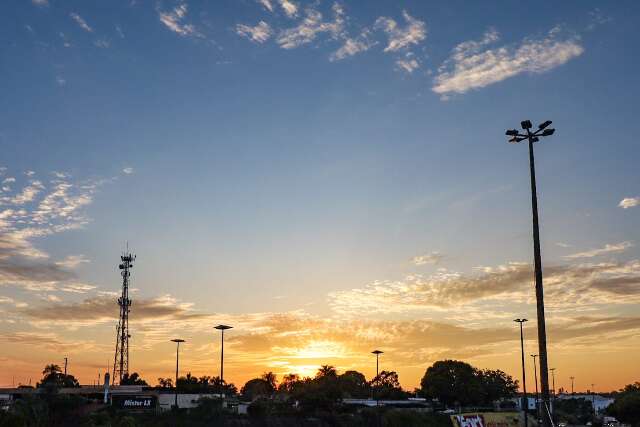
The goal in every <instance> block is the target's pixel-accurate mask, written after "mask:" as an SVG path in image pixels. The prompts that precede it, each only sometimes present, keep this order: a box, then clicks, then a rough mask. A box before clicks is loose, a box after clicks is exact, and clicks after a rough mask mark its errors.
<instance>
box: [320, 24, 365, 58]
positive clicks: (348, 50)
mask: <svg viewBox="0 0 640 427" xmlns="http://www.w3.org/2000/svg"><path fill="white" fill-rule="evenodd" d="M376 44H377V43H376V42H375V41H373V40H371V32H370V31H369V30H368V29H366V28H365V29H364V30H362V32H361V33H360V35H359V36H358V37H356V38H351V37H347V38H346V39H345V40H344V44H343V45H342V46H341V47H340V48H339V49H338V50H336V51H335V52H333V53H332V54H331V55H330V56H329V60H330V61H340V60H342V59H344V58H347V57H349V56H354V55H356V54H358V53H360V52H366V51H367V50H369V49H370V48H371V47H373V46H375V45H376Z"/></svg>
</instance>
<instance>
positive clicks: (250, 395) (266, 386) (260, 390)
mask: <svg viewBox="0 0 640 427" xmlns="http://www.w3.org/2000/svg"><path fill="white" fill-rule="evenodd" d="M273 391H274V390H273V387H272V386H271V384H270V383H269V382H267V381H265V380H264V379H262V378H254V379H252V380H249V381H247V382H246V384H245V385H244V386H243V387H242V389H240V393H241V394H242V395H243V396H244V397H245V398H246V399H248V400H251V401H254V400H256V399H257V398H259V397H270V396H271V394H272V393H273Z"/></svg>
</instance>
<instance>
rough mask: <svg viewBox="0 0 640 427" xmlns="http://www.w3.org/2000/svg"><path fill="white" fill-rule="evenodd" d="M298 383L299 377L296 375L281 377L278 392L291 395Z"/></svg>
mask: <svg viewBox="0 0 640 427" xmlns="http://www.w3.org/2000/svg"><path fill="white" fill-rule="evenodd" d="M298 383H300V376H299V375H298V374H287V375H285V376H284V377H282V382H281V383H280V385H279V386H278V391H279V392H281V393H291V392H293V389H294V387H295V386H296V385H297V384H298Z"/></svg>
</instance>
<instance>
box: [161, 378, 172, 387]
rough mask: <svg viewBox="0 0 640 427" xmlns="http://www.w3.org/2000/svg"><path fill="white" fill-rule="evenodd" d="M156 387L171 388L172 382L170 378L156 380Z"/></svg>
mask: <svg viewBox="0 0 640 427" xmlns="http://www.w3.org/2000/svg"><path fill="white" fill-rule="evenodd" d="M158 386H159V387H161V388H173V380H172V379H171V378H162V377H160V378H158Z"/></svg>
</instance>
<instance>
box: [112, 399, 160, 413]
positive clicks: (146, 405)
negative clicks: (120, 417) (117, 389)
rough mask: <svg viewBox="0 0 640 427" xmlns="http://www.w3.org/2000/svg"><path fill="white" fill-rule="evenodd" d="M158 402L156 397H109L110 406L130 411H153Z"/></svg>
mask: <svg viewBox="0 0 640 427" xmlns="http://www.w3.org/2000/svg"><path fill="white" fill-rule="evenodd" d="M157 403H158V400H157V398H156V396H141V395H133V396H132V395H129V396H127V395H121V396H118V395H114V396H112V397H111V404H112V405H113V406H115V407H117V408H119V409H126V410H131V411H148V410H153V409H155V407H156V406H157Z"/></svg>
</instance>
